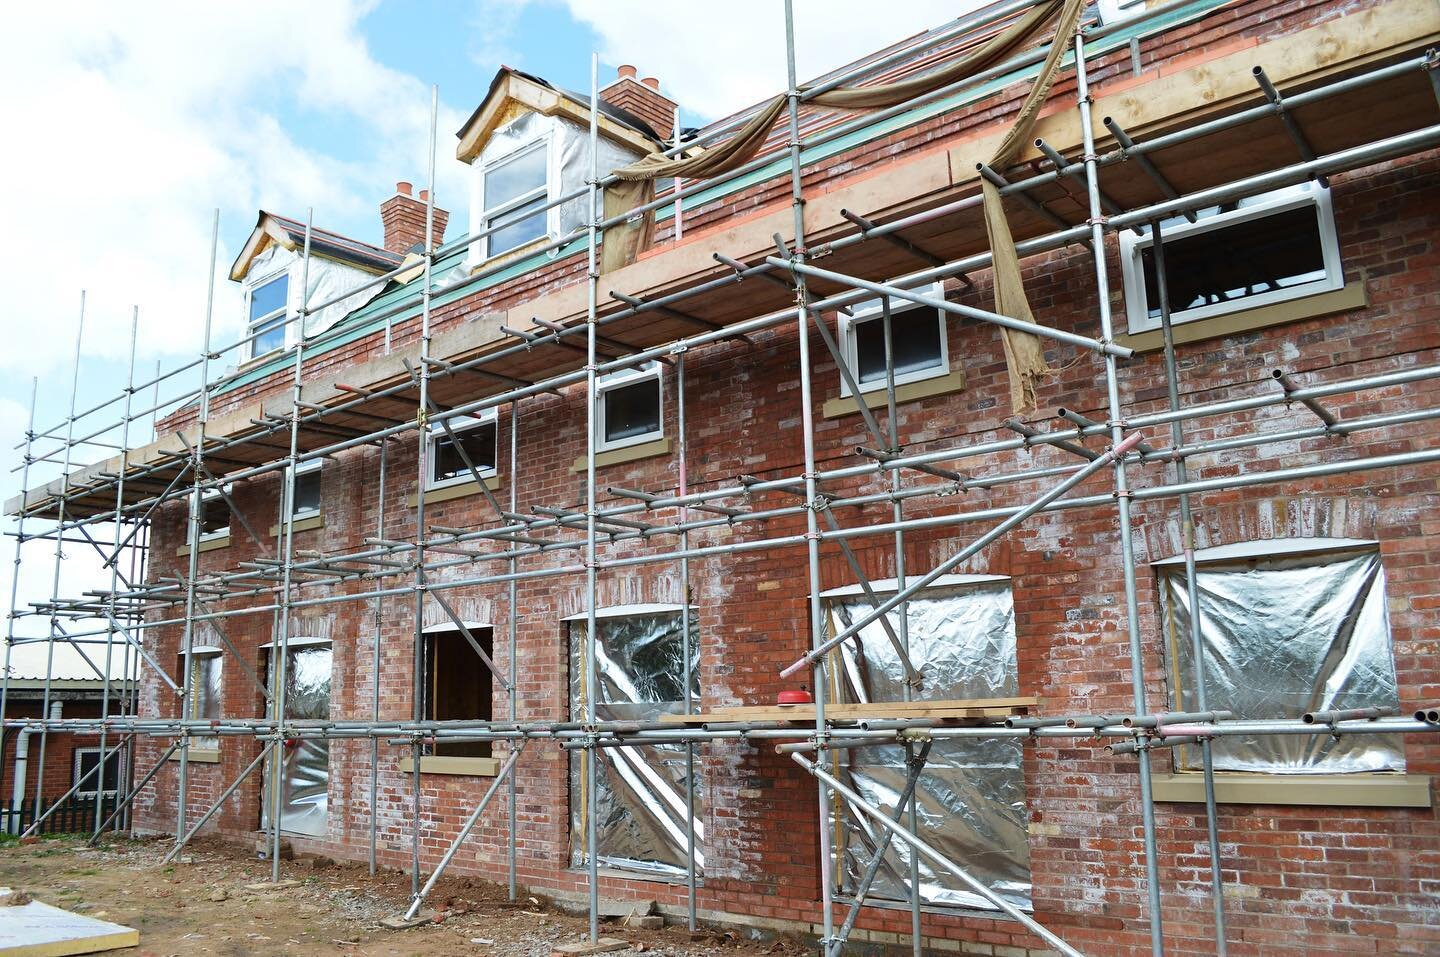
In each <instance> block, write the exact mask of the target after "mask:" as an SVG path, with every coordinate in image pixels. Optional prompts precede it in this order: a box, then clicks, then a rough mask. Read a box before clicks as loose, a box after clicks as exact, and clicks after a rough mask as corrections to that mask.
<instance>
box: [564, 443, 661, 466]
mask: <svg viewBox="0 0 1440 957" xmlns="http://www.w3.org/2000/svg"><path fill="white" fill-rule="evenodd" d="M669 454H670V440H669V439H668V438H661V439H654V440H652V441H649V442H641V443H639V444H637V445H627V446H625V447H624V448H623V449H609V450H608V451H605V452H596V453H595V467H596V468H597V469H598V468H604V467H605V466H607V465H619V464H620V463H621V462H637V461H639V460H640V459H648V458H654V457H655V456H657V455H669ZM570 471H572V472H583V471H585V456H583V455H580V456H576V458H575V464H574V465H572V466H571V467H570Z"/></svg>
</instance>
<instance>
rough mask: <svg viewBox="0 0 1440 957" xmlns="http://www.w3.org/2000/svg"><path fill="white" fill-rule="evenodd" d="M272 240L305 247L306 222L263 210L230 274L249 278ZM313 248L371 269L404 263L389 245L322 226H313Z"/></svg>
mask: <svg viewBox="0 0 1440 957" xmlns="http://www.w3.org/2000/svg"><path fill="white" fill-rule="evenodd" d="M271 243H279V244H280V245H281V246H283V247H285V248H286V249H289V250H292V251H293V250H298V249H303V248H304V247H305V224H304V223H302V222H300V221H299V220H298V219H291V218H290V217H288V216H281V215H280V214H279V213H270V212H266V211H265V210H263V209H262V210H260V215H259V218H257V219H256V220H255V228H254V229H253V230H251V232H250V238H249V239H247V240H246V241H245V245H244V246H243V247H242V248H241V250H240V255H239V256H238V257H237V258H236V259H235V263H234V265H232V266H231V267H230V278H231V279H233V280H235V281H236V282H239V281H241V280H243V279H244V278H245V274H246V272H247V271H249V269H250V264H251V263H252V262H254V261H255V257H257V256H259V255H260V254H261V253H262V252H264V251H265V250H266V249H267V248H269V246H270V244H271ZM310 251H311V252H312V253H314V254H315V255H318V256H324V257H325V258H327V259H337V260H339V261H340V262H344V263H350V264H351V265H353V266H358V267H359V268H361V269H364V270H366V271H367V272H373V273H377V274H378V273H383V272H388V271H389V270H391V269H394V268H395V267H396V266H398V265H400V261H401V258H402V257H401V256H400V255H399V254H398V253H392V252H390V250H388V249H383V248H381V247H379V246H372V245H371V244H370V243H365V242H361V241H360V240H358V239H351V238H350V237H349V236H342V235H340V234H339V233H336V232H332V231H331V230H328V229H321V228H320V227H318V226H312V227H311V228H310Z"/></svg>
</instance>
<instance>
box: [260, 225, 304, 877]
mask: <svg viewBox="0 0 1440 957" xmlns="http://www.w3.org/2000/svg"><path fill="white" fill-rule="evenodd" d="M314 222H315V208H314V207H313V206H312V207H310V208H309V209H307V210H306V211H305V251H304V258H303V259H301V261H300V308H299V309H298V310H297V312H298V315H297V316H296V317H295V375H294V378H293V380H292V384H291V389H290V455H289V457H288V461H287V463H286V466H285V478H284V483H283V491H282V492H281V495H280V508H281V510H282V511H281V514H280V527H281V531H282V532H283V533H284V537H285V542H284V544H285V548H284V554H283V555H281V556H280V625H279V628H278V629H277V630H276V634H275V641H274V642H273V643H272V645H271V649H270V650H271V655H270V671H271V673H272V674H273V675H275V683H274V684H273V685H271V686H270V700H271V701H272V702H274V705H275V710H274V722H275V737H274V739H273V741H272V742H271V747H270V752H271V755H272V757H271V759H270V766H271V767H272V768H274V769H275V774H274V778H273V781H274V787H273V788H271V791H270V880H271V882H272V883H276V884H278V883H280V816H281V814H282V813H283V811H284V808H285V708H286V699H287V697H288V696H287V695H286V694H285V688H286V684H287V682H288V680H289V678H288V671H289V666H290V625H291V624H292V622H291V612H290V601H291V595H290V582H291V577H292V572H293V570H294V560H295V550H294V549H295V523H294V522H292V521H291V520H290V509H291V503H292V502H294V501H295V466H296V463H297V459H298V458H299V455H300V408H301V407H300V402H301V400H302V394H301V390H302V386H301V379H302V378H303V376H304V372H305V324H306V322H307V320H308V319H309V318H310V242H311V238H312V236H313V233H314Z"/></svg>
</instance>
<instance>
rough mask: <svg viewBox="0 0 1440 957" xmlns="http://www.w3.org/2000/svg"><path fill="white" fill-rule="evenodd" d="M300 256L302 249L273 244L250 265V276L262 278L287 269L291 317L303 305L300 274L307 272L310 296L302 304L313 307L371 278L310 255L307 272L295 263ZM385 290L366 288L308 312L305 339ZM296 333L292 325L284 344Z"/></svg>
mask: <svg viewBox="0 0 1440 957" xmlns="http://www.w3.org/2000/svg"><path fill="white" fill-rule="evenodd" d="M303 257H304V247H303V246H301V247H297V248H296V249H294V250H290V249H286V248H285V247H283V246H281V245H279V244H278V243H276V244H273V245H271V246H269V247H268V248H267V249H265V251H264V252H262V253H260V255H258V256H256V257H255V260H254V262H252V263H251V264H250V275H251V276H264V275H265V274H266V273H269V272H271V271H273V270H280V269H282V268H283V269H288V270H289V275H290V277H291V278H290V286H289V293H288V295H289V299H288V301H287V303H286V309H287V312H288V314H289V315H291V316H293V315H295V314H296V313H297V312H298V311H299V310H300V307H301V305H302V302H301V300H302V297H301V295H300V274H301V272H302V271H303V272H306V273H307V275H306V284H307V285H308V286H309V288H310V295H309V296H308V297H303V298H304V302H310V303H316V304H319V303H322V302H326V301H327V300H329V299H332V298H334V297H335V296H338V295H340V294H341V293H343V292H345V291H346V290H347V289H354V288H355V286H357V285H359V284H360V283H361V282H364V281H365V280H366V279H369V278H370V274H369V273H367V272H365V271H364V270H361V269H356V268H355V267H354V266H348V265H346V264H344V263H340V262H336V261H335V260H332V259H326V258H325V257H323V256H319V255H314V254H312V255H311V256H310V265H309V267H308V270H307V269H304V268H302V267H301V266H300V265H299V263H298V261H299V260H300V259H302V258H303ZM276 275H279V272H276ZM384 291H385V283H381V284H379V285H376V286H371V287H370V288H368V289H361V290H359V291H358V292H355V293H353V294H352V295H349V296H346V297H345V298H344V299H342V300H340V301H339V302H337V303H335V304H333V305H330V306H326V307H325V308H324V309H320V310H317V311H315V312H312V313H310V314H309V315H307V316H306V317H305V335H306V336H307V337H309V336H316V335H319V334H320V333H322V332H324V331H325V330H326V329H329V328H330V327H331V326H333V325H335V324H336V323H337V322H339V321H340V320H341V319H344V318H345V317H346V316H348V315H349V314H350V313H352V312H354V311H355V310H356V309H359V308H360V307H361V306H363V305H365V304H366V303H367V302H369V301H370V300H371V299H374V298H375V297H376V296H378V295H380V293H382V292H384ZM295 332H296V328H295V325H293V324H292V325H291V326H290V327H289V329H288V330H287V332H286V337H287V340H286V341H292V340H293V339H294V337H295Z"/></svg>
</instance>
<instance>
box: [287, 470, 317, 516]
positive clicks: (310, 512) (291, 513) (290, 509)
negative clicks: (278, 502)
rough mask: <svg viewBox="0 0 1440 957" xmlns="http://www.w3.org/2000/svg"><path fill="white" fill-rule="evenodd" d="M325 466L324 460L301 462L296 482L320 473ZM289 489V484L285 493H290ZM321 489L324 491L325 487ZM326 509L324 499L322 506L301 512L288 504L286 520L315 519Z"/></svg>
mask: <svg viewBox="0 0 1440 957" xmlns="http://www.w3.org/2000/svg"><path fill="white" fill-rule="evenodd" d="M324 466H325V460H324V459H311V460H309V461H308V462H301V463H300V464H299V465H296V466H295V481H296V482H297V483H298V482H299V481H300V476H302V475H309V474H310V473H311V472H317V473H318V472H319V471H320V470H321V469H322V468H324ZM289 489H290V486H289V485H288V484H287V485H286V486H285V491H287V492H288V491H289ZM321 489H322V491H323V489H324V486H323V485H322V486H321ZM324 508H325V502H324V500H323V499H322V500H321V502H320V504H319V505H317V506H315V507H314V508H305V509H299V510H297V509H296V508H295V506H294V503H287V507H286V508H285V518H286V521H297V520H303V519H307V518H314V517H315V516H316V515H319V514H320V513H321V511H323V510H324Z"/></svg>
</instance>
